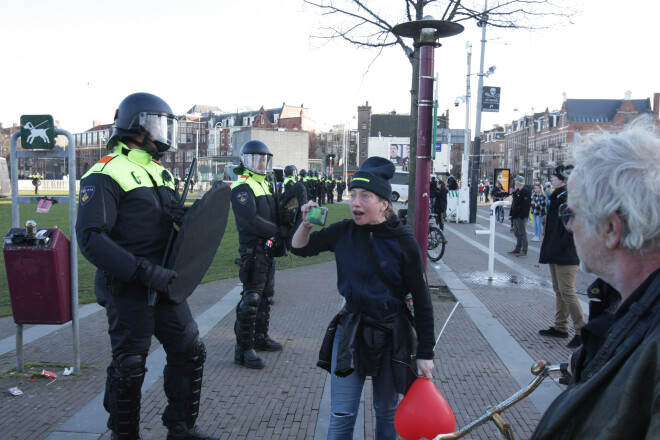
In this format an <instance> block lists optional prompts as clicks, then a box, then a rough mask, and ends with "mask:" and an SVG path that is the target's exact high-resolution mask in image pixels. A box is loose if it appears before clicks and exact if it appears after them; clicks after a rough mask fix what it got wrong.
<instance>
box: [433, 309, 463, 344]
mask: <svg viewBox="0 0 660 440" xmlns="http://www.w3.org/2000/svg"><path fill="white" fill-rule="evenodd" d="M460 303H461V302H460V301H457V302H456V305H455V306H454V308H453V309H452V310H451V313H450V314H449V316H447V320H446V321H445V325H443V326H442V329H441V330H440V334H439V335H438V338H437V339H436V340H435V345H434V346H433V351H435V347H437V346H438V341H439V340H440V336H442V332H444V331H445V327H447V324H448V323H449V320H450V319H451V315H453V314H454V312H455V311H456V307H458V305H459V304H460Z"/></svg>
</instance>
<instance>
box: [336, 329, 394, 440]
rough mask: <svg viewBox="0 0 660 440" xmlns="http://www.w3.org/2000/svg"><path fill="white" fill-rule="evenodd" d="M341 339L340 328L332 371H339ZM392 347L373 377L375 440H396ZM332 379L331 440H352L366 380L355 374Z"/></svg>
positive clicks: (388, 349) (337, 334)
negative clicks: (337, 369) (336, 369)
mask: <svg viewBox="0 0 660 440" xmlns="http://www.w3.org/2000/svg"><path fill="white" fill-rule="evenodd" d="M340 335H341V325H340V326H338V327H337V333H336V334H335V341H334V344H333V346H332V370H331V371H335V368H336V367H337V345H338V344H339V337H340ZM391 356H392V348H391V346H390V347H388V348H387V349H386V350H385V353H384V354H383V359H382V362H381V363H380V372H379V374H378V376H376V377H372V384H373V404H374V411H375V413H376V440H396V439H397V438H398V437H397V434H396V430H395V429H394V413H395V412H396V408H397V405H398V402H399V395H398V394H397V392H396V389H395V388H394V378H393V376H392V366H391V362H390V358H391ZM330 374H332V377H331V379H330V396H331V410H330V428H329V429H328V440H352V439H353V429H354V427H355V420H356V418H357V414H358V408H359V406H360V396H361V395H362V388H363V387H364V379H365V378H364V377H360V376H359V375H358V373H357V371H354V372H353V373H351V374H350V375H348V376H346V377H338V376H337V375H335V374H334V373H330Z"/></svg>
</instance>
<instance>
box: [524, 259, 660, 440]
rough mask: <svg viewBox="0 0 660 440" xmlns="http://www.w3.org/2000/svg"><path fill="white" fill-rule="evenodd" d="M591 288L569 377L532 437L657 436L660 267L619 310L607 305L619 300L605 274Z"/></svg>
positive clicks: (659, 420) (659, 426)
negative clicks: (580, 338) (579, 343)
mask: <svg viewBox="0 0 660 440" xmlns="http://www.w3.org/2000/svg"><path fill="white" fill-rule="evenodd" d="M588 292H589V296H590V297H591V298H592V299H593V300H592V301H591V302H590V303H589V323H588V324H587V325H585V326H584V327H582V339H583V343H584V345H583V346H582V347H580V348H578V349H577V350H576V351H575V352H574V353H573V356H572V360H573V377H572V378H571V383H570V384H569V386H568V388H567V389H566V391H564V392H563V393H562V394H560V395H559V397H557V398H556V399H555V401H554V402H552V405H551V406H550V407H549V408H548V409H547V411H546V412H545V413H544V414H543V417H542V419H541V421H540V422H539V424H538V426H537V427H536V430H535V431H534V434H533V436H532V439H534V440H540V439H547V440H551V439H583V438H585V439H586V438H590V439H591V438H593V439H599V440H618V439H649V440H650V439H657V438H660V406H659V405H658V399H659V398H660V397H659V396H660V350H659V347H660V270H656V271H655V272H654V273H653V274H652V275H651V276H649V277H648V278H647V279H646V281H644V282H643V283H642V285H641V286H639V287H638V288H637V289H636V290H635V292H633V293H632V294H631V295H630V297H628V299H627V300H626V301H625V302H624V303H623V304H621V306H620V307H619V308H618V309H615V307H609V306H604V305H606V304H609V305H610V306H616V305H617V304H618V302H617V300H618V299H620V295H619V293H618V292H616V291H615V290H614V288H612V287H611V286H609V285H607V284H606V283H605V282H604V281H602V280H597V281H596V282H595V283H594V284H592V286H591V287H590V288H589V290H588ZM612 309H615V310H612ZM594 338H595V339H596V341H593V339H594Z"/></svg>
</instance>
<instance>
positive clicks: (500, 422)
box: [433, 360, 565, 440]
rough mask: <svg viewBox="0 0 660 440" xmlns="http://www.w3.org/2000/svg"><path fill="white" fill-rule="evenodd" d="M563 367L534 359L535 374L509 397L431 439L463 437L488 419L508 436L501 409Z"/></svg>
mask: <svg viewBox="0 0 660 440" xmlns="http://www.w3.org/2000/svg"><path fill="white" fill-rule="evenodd" d="M563 367H564V365H563V364H562V365H548V364H547V363H546V362H545V361H543V360H539V361H536V362H535V363H534V365H532V374H533V375H535V376H536V377H535V378H534V379H532V381H531V382H530V383H529V385H527V386H526V387H524V388H521V389H519V390H518V391H516V392H515V393H513V394H512V395H511V396H510V397H508V398H506V399H505V400H503V401H502V402H500V403H498V404H497V405H495V406H491V407H489V408H488V409H487V410H486V412H485V413H484V414H483V415H481V417H479V418H477V419H475V420H473V421H471V422H470V423H468V424H467V425H465V426H464V427H462V428H461V429H459V430H458V431H454V432H450V433H448V434H439V435H437V436H435V437H433V440H450V439H458V438H462V437H465V436H466V435H467V434H468V433H469V432H470V431H472V430H473V429H474V428H477V427H479V426H481V425H483V424H484V423H486V422H487V421H489V420H492V421H493V423H495V425H497V428H498V429H499V430H500V432H502V433H503V434H505V435H507V436H508V434H509V433H510V431H511V425H510V424H508V423H506V422H505V421H504V419H502V416H501V413H502V411H504V410H506V409H508V408H511V407H512V406H513V405H515V404H516V403H518V402H520V401H521V400H522V399H524V398H525V397H527V396H529V395H530V394H531V393H532V392H533V391H534V390H535V389H536V388H538V386H539V385H541V382H543V381H544V380H545V378H546V377H548V376H549V375H550V374H552V373H559V372H561V373H562V374H565V367H564V368H563Z"/></svg>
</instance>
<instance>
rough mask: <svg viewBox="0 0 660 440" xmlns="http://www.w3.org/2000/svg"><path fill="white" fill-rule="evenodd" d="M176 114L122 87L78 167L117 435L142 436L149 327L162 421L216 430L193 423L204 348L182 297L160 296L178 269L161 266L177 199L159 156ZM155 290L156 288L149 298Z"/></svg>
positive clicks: (190, 434)
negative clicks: (97, 146) (101, 141)
mask: <svg viewBox="0 0 660 440" xmlns="http://www.w3.org/2000/svg"><path fill="white" fill-rule="evenodd" d="M176 123H177V121H176V117H175V116H174V115H173V114H172V109H171V108H170V106H169V105H168V104H167V103H166V102H165V101H163V100H162V99H161V98H159V97H157V96H155V95H151V94H149V93H135V94H132V95H129V96H127V97H126V98H125V99H124V100H123V101H122V102H121V103H120V104H119V108H118V109H117V112H116V113H115V122H114V126H113V132H112V135H111V137H110V139H109V141H108V148H109V149H114V151H113V152H112V153H110V154H109V155H107V156H105V157H103V158H102V159H101V160H99V161H98V162H97V163H96V164H95V165H94V166H93V167H92V168H90V170H89V171H88V172H87V173H86V174H85V175H84V176H83V177H82V180H81V183H80V201H79V208H78V220H77V224H76V235H77V237H78V242H79V243H80V250H81V251H82V253H83V255H84V256H85V257H86V258H87V259H88V260H89V261H90V262H91V263H92V264H94V266H96V267H97V268H98V270H97V272H96V278H95V282H94V288H95V293H96V298H97V301H98V303H99V304H100V305H102V306H103V307H105V309H106V314H107V316H108V323H109V330H108V333H109V334H110V342H111V344H112V362H111V363H110V366H109V367H108V370H107V380H106V387H105V397H104V400H103V406H104V407H105V409H106V410H107V411H108V413H109V414H110V417H109V420H108V427H109V428H110V430H111V431H112V434H111V438H112V439H113V440H124V439H131V440H132V439H139V438H140V434H139V432H140V397H141V391H140V390H141V387H142V383H143V381H144V375H145V373H146V371H147V369H146V367H145V364H146V358H147V354H148V352H149V347H150V345H151V338H152V336H156V338H157V339H158V340H159V341H160V342H161V344H162V345H163V348H164V349H165V352H166V353H167V364H166V365H165V370H164V373H163V376H164V388H165V395H166V396H167V406H166V407H165V410H164V411H163V415H162V420H163V424H164V425H165V426H166V427H167V429H168V433H167V439H168V440H175V439H185V440H193V439H194V440H202V439H209V440H210V439H214V437H210V436H209V435H208V434H206V433H205V432H204V431H203V430H202V429H201V428H199V427H198V426H197V425H195V421H196V419H197V416H198V412H199V402H200V393H201V386H202V375H203V370H204V361H205V360H206V348H205V347H204V343H203V342H202V340H201V339H200V337H199V330H198V328H197V324H196V323H195V321H194V320H193V317H192V314H191V312H190V308H189V306H188V303H187V302H186V301H184V302H182V303H180V304H175V303H173V302H170V301H168V300H167V299H165V298H164V297H163V296H162V294H163V293H164V292H167V289H168V285H169V284H170V283H171V282H172V280H173V279H174V278H175V277H176V273H175V272H174V271H173V270H170V269H167V268H165V267H163V266H161V265H160V264H161V262H162V259H163V255H164V253H165V247H166V243H167V241H168V237H169V234H170V231H171V229H172V228H173V226H174V222H177V223H181V221H182V215H183V212H182V209H181V208H177V207H179V206H180V203H177V202H178V194H177V193H176V192H175V189H174V179H173V177H172V174H170V172H169V171H168V170H166V169H165V168H163V166H162V165H160V164H159V163H158V162H156V160H155V159H158V158H159V157H161V155H162V153H163V152H164V151H167V150H169V149H176V146H177V140H176V137H175V134H176ZM151 291H156V292H159V295H161V296H160V300H159V301H158V302H156V304H155V306H150V305H149V304H148V296H149V293H150V292H151Z"/></svg>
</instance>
